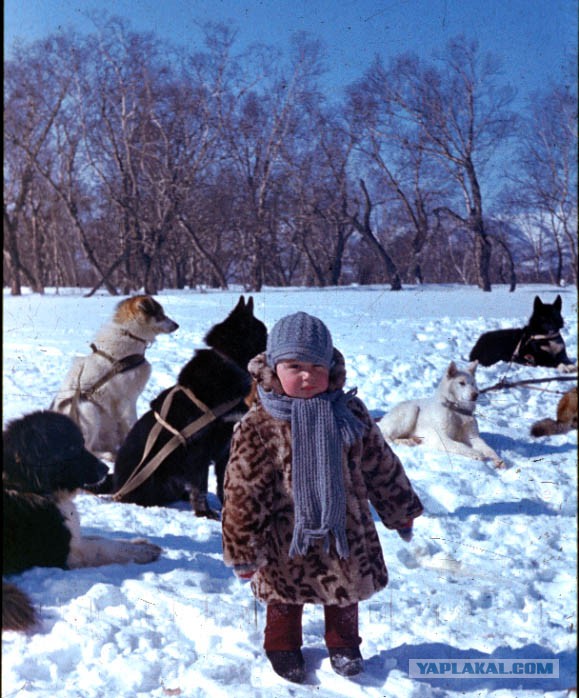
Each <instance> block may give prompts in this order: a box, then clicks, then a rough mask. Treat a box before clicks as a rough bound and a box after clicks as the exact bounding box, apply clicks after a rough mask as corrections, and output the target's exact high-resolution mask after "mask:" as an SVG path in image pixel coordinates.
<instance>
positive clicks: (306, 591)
mask: <svg viewBox="0 0 579 698" xmlns="http://www.w3.org/2000/svg"><path fill="white" fill-rule="evenodd" d="M249 371H250V373H251V374H252V376H253V378H254V379H255V380H256V381H257V382H258V383H259V384H261V385H262V386H263V388H265V389H266V390H275V391H276V392H279V393H281V392H282V389H281V385H280V383H279V380H278V378H277V376H276V374H275V373H274V372H273V371H272V370H271V369H270V368H269V367H268V366H267V365H266V362H265V355H264V354H260V355H259V356H257V357H255V358H254V359H253V360H252V361H251V362H250V364H249ZM345 380H346V371H345V364H344V357H343V356H342V355H341V354H340V352H338V351H337V350H334V362H333V367H332V369H331V371H330V386H329V390H337V389H339V388H343V387H344V384H345ZM349 407H350V409H351V410H352V412H353V413H354V414H355V415H356V417H357V418H358V419H360V420H361V421H362V422H363V423H364V424H365V425H366V426H367V429H366V432H365V435H364V436H363V437H362V438H361V439H360V440H359V441H358V442H357V443H355V444H354V445H353V446H352V447H351V448H350V449H349V452H348V454H347V459H345V464H344V483H345V488H346V499H347V503H346V507H347V513H346V534H347V539H348V546H349V549H350V555H349V557H348V558H347V559H341V558H340V557H339V556H338V554H337V551H336V549H335V546H334V544H333V543H332V544H331V545H330V550H329V552H328V553H326V552H324V550H323V546H322V543H321V542H320V543H314V544H312V546H311V547H310V549H309V551H308V553H307V554H306V555H305V556H296V557H294V558H292V559H290V558H289V557H288V552H289V545H290V541H291V538H292V532H293V522H294V519H293V499H292V468H291V462H292V458H291V432H290V424H289V422H285V421H281V420H278V419H275V418H274V417H272V416H271V415H269V414H268V413H267V412H266V411H265V409H264V408H263V406H261V405H260V404H259V401H258V402H256V403H255V404H254V405H253V406H252V407H251V409H250V410H249V412H247V413H246V415H245V416H244V417H243V419H242V420H241V422H239V423H238V424H237V425H236V428H235V431H234V434H233V439H232V443H231V454H230V459H229V463H228V465H227V470H226V474H225V484H224V489H225V497H224V504H223V517H222V524H223V556H224V561H225V563H226V564H227V565H230V566H243V567H251V568H255V569H257V572H256V573H255V574H254V575H253V578H252V581H251V585H252V590H253V592H254V594H255V596H256V597H257V598H258V599H260V600H261V601H264V602H266V603H289V604H304V603H318V604H324V605H338V606H349V605H350V604H353V603H356V602H358V601H362V600H364V599H367V598H369V597H370V596H372V594H374V593H375V592H377V591H379V590H380V589H382V588H383V587H385V586H386V584H387V582H388V573H387V570H386V565H385V563H384V558H383V556H382V549H381V546H380V540H379V538H378V533H377V531H376V527H375V525H374V521H373V517H372V511H371V509H370V506H369V502H371V503H372V506H373V507H374V509H375V511H376V513H377V514H378V516H379V517H380V519H381V521H382V523H383V524H384V525H385V526H386V527H387V528H390V529H396V528H401V524H402V522H403V521H404V520H405V519H408V518H415V517H417V516H419V515H420V514H421V513H422V504H421V502H420V500H419V498H418V496H417V495H416V493H415V492H414V490H413V489H412V486H411V484H410V482H409V480H408V478H407V476H406V473H405V472H404V468H403V467H402V464H401V463H400V461H399V460H398V458H397V457H396V455H395V454H394V453H393V452H392V450H391V449H390V447H389V446H388V445H387V444H386V442H385V441H384V437H383V436H382V434H381V433H380V430H379V429H378V427H377V425H376V424H375V422H374V420H373V419H372V417H371V416H370V414H369V413H368V410H367V409H366V407H365V406H364V404H363V402H362V401H361V400H359V399H358V398H357V397H352V398H351V399H350V402H349Z"/></svg>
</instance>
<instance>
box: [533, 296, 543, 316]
mask: <svg viewBox="0 0 579 698" xmlns="http://www.w3.org/2000/svg"><path fill="white" fill-rule="evenodd" d="M542 307H543V301H542V300H541V299H540V298H539V296H535V301H534V303H533V311H534V312H537V311H538V310H540V309H541V308H542Z"/></svg>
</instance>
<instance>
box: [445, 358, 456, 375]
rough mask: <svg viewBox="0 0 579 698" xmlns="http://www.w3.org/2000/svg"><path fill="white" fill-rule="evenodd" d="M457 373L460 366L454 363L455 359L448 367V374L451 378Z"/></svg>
mask: <svg viewBox="0 0 579 698" xmlns="http://www.w3.org/2000/svg"><path fill="white" fill-rule="evenodd" d="M457 373H458V368H457V367H456V364H455V363H454V361H451V362H450V363H449V364H448V368H447V369H446V375H447V376H448V377H449V378H454V376H456V374H457Z"/></svg>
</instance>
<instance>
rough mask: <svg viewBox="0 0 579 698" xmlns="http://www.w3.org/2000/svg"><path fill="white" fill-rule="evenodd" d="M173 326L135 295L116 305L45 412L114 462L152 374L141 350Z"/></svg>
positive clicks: (150, 302) (152, 302) (152, 301)
mask: <svg viewBox="0 0 579 698" xmlns="http://www.w3.org/2000/svg"><path fill="white" fill-rule="evenodd" d="M178 327H179V325H178V324H177V323H176V322H174V321H173V320H171V318H169V317H167V316H166V315H165V311H164V310H163V308H162V306H161V305H160V304H159V303H158V302H157V301H156V300H155V299H154V298H152V297H151V296H144V295H141V296H134V297H132V298H128V299H126V300H124V301H121V302H120V303H119V304H118V305H117V307H116V311H115V314H114V316H113V319H112V322H110V323H108V324H107V325H104V326H103V327H102V328H101V329H100V330H99V332H98V334H97V335H96V337H95V340H94V342H93V343H92V344H91V345H90V346H91V350H92V351H91V353H90V354H88V356H82V357H79V358H77V359H75V360H74V362H73V364H72V367H71V369H70V371H69V372H68V374H67V376H66V377H65V379H64V381H63V383H62V385H61V387H60V389H59V391H58V393H57V395H56V397H55V398H54V400H53V402H52V404H51V406H50V409H51V410H53V411H54V412H60V413H61V414H66V415H68V416H69V417H71V418H72V419H73V420H74V421H75V422H76V423H77V424H78V426H79V427H80V429H81V431H82V434H83V436H84V439H85V443H86V447H87V449H88V450H89V451H91V452H92V453H94V454H96V455H97V456H99V457H100V458H105V459H107V460H114V458H115V456H116V453H117V451H118V449H119V448H120V446H121V444H122V443H123V441H124V440H125V437H126V436H127V434H128V433H129V430H130V429H131V427H132V426H133V424H134V423H135V422H136V421H137V398H138V397H139V395H140V394H141V393H142V392H143V390H144V388H145V386H146V384H147V381H148V380H149V377H150V375H151V364H150V363H149V362H148V361H147V360H146V359H145V350H146V349H147V347H149V346H150V345H151V344H152V343H153V342H154V340H155V338H156V336H157V335H159V334H167V333H170V332H174V331H175V330H176V329H177V328H178Z"/></svg>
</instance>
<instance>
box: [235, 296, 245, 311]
mask: <svg viewBox="0 0 579 698" xmlns="http://www.w3.org/2000/svg"><path fill="white" fill-rule="evenodd" d="M244 308H245V298H244V297H243V296H239V300H238V301H237V305H236V306H235V308H234V309H233V311H232V312H233V313H237V312H243V309H244Z"/></svg>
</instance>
